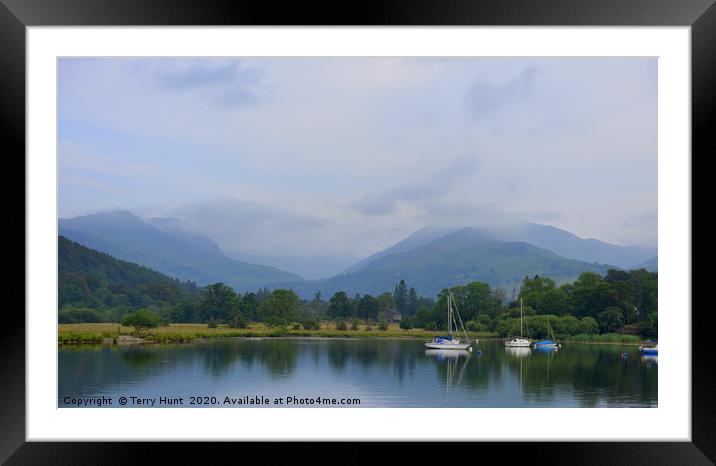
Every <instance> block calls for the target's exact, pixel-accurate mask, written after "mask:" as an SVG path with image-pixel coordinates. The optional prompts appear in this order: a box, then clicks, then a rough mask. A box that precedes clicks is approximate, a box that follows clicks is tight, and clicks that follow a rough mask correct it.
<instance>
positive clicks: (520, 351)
mask: <svg viewBox="0 0 716 466" xmlns="http://www.w3.org/2000/svg"><path fill="white" fill-rule="evenodd" d="M505 353H507V354H509V355H510V356H514V357H517V358H524V357H527V356H529V355H530V354H531V353H532V350H531V349H530V348H529V347H528V346H526V347H516V346H506V347H505Z"/></svg>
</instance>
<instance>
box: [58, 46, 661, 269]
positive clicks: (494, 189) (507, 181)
mask: <svg viewBox="0 0 716 466" xmlns="http://www.w3.org/2000/svg"><path fill="white" fill-rule="evenodd" d="M58 113H59V121H58V159H59V165H58V166H59V192H58V196H59V215H60V217H64V218H67V217H73V216H76V215H84V214H88V213H93V212H98V211H108V210H116V209H127V210H130V211H132V212H134V213H135V214H137V215H140V216H143V217H154V216H157V217H174V218H179V219H181V220H182V221H183V222H184V225H185V226H186V228H187V229H189V230H191V231H196V232H199V233H202V234H205V235H207V236H209V237H210V238H212V239H213V240H214V241H216V242H217V243H218V244H219V246H220V247H221V248H222V250H224V252H225V253H227V254H228V255H231V256H232V257H237V258H243V259H252V260H254V261H257V262H265V263H269V264H270V265H277V264H281V265H286V264H287V263H289V262H291V261H295V262H296V263H297V264H299V263H302V264H303V267H304V268H305V263H306V262H307V261H310V262H311V263H312V264H313V266H312V268H311V267H309V268H311V270H310V271H304V275H309V276H308V277H307V278H314V277H311V276H310V275H315V276H320V275H329V274H330V273H329V272H331V271H337V270H339V269H341V268H345V267H347V266H350V265H351V264H352V263H353V262H355V261H357V260H359V259H361V258H364V257H366V256H368V255H370V254H372V253H374V252H377V251H379V250H382V249H384V248H386V247H388V246H391V245H392V244H394V243H396V242H397V241H400V240H401V239H403V238H405V237H406V236H408V235H409V234H411V233H412V232H414V231H416V230H418V229H420V228H422V227H424V226H428V225H439V226H469V225H480V224H487V223H509V222H520V221H529V222H536V223H543V224H548V225H554V226H557V227H559V228H564V229H566V230H568V231H571V232H572V233H574V234H576V235H578V236H581V237H589V238H597V239H600V240H603V241H607V242H611V243H615V244H633V245H643V246H652V247H655V246H656V244H657V194H658V193H657V61H656V59H655V58H622V57H619V58H608V57H605V58H532V57H530V58H427V57H426V58H418V57H413V58H403V57H387V58H367V57H366V58H361V57H343V58H340V57H335V58H331V57H329V58H311V57H289V58H280V57H276V58H255V57H252V58H196V59H195V58H175V59H171V58H167V59H150V58H135V59H130V58H121V59H120V58H98V59H91V58H62V59H60V61H59V73H58ZM272 262H273V263H272ZM296 267H299V266H298V265H297V266H296ZM299 268H300V267H299Z"/></svg>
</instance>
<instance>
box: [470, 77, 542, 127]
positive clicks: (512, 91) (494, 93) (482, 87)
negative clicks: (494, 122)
mask: <svg viewBox="0 0 716 466" xmlns="http://www.w3.org/2000/svg"><path fill="white" fill-rule="evenodd" d="M536 75H537V68H536V67H535V66H528V67H526V68H525V69H524V70H523V71H522V72H521V73H520V74H519V75H517V76H516V77H514V78H513V79H511V80H509V81H507V82H504V83H498V84H493V83H491V82H489V81H486V80H481V79H480V80H476V81H475V82H474V83H473V84H472V86H470V88H469V89H468V91H467V94H466V96H465V106H466V107H467V109H468V111H469V113H470V115H471V116H472V117H473V118H475V119H480V118H487V117H490V116H492V115H494V114H495V113H497V112H499V111H500V110H501V109H503V108H504V107H506V106H507V105H508V104H510V103H512V102H515V101H518V100H520V99H524V98H525V97H527V96H529V95H530V93H531V92H532V89H533V87H534V80H535V76H536Z"/></svg>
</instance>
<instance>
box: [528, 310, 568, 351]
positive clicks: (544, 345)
mask: <svg viewBox="0 0 716 466" xmlns="http://www.w3.org/2000/svg"><path fill="white" fill-rule="evenodd" d="M547 334H548V336H549V337H550V338H552V339H551V340H550V339H548V340H542V341H536V342H535V343H534V348H535V349H544V350H551V349H557V348H561V347H562V345H560V344H559V343H557V342H556V341H555V340H554V334H553V333H552V327H550V326H549V315H548V316H547Z"/></svg>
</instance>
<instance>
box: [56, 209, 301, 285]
mask: <svg viewBox="0 0 716 466" xmlns="http://www.w3.org/2000/svg"><path fill="white" fill-rule="evenodd" d="M59 232H60V235H63V236H65V237H67V238H68V239H70V240H72V241H76V242H77V243H80V244H82V245H84V246H87V247H89V248H92V249H96V250H98V251H101V252H105V253H108V254H111V255H113V256H115V257H117V258H119V259H123V260H126V261H130V262H136V263H138V264H142V265H145V266H147V267H150V268H152V269H154V270H157V271H159V272H162V273H164V274H167V275H169V276H172V277H176V278H180V279H183V280H191V281H194V282H196V283H197V284H199V285H206V284H209V283H215V282H224V283H226V284H227V285H230V286H232V287H233V288H234V289H236V290H237V291H241V292H244V291H249V290H250V291H255V290H256V289H258V288H261V287H264V286H271V285H272V284H275V283H279V282H286V281H299V282H300V281H302V278H301V277H299V276H298V275H296V274H293V273H289V272H284V271H282V270H279V269H277V268H274V267H267V266H263V265H256V264H250V263H247V262H242V261H237V260H234V259H230V258H228V257H226V256H224V255H223V254H222V252H221V250H220V249H219V247H218V246H217V245H216V244H215V243H213V242H212V241H211V240H209V239H208V238H204V237H201V236H199V235H194V234H191V233H187V232H185V231H183V230H182V229H181V228H179V227H178V226H177V224H176V222H173V221H171V220H167V219H152V220H150V221H149V222H145V221H143V220H142V219H140V218H139V217H137V216H135V215H134V214H132V213H131V212H128V211H114V212H103V213H96V214H91V215H84V216H80V217H74V218H70V219H60V221H59Z"/></svg>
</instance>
